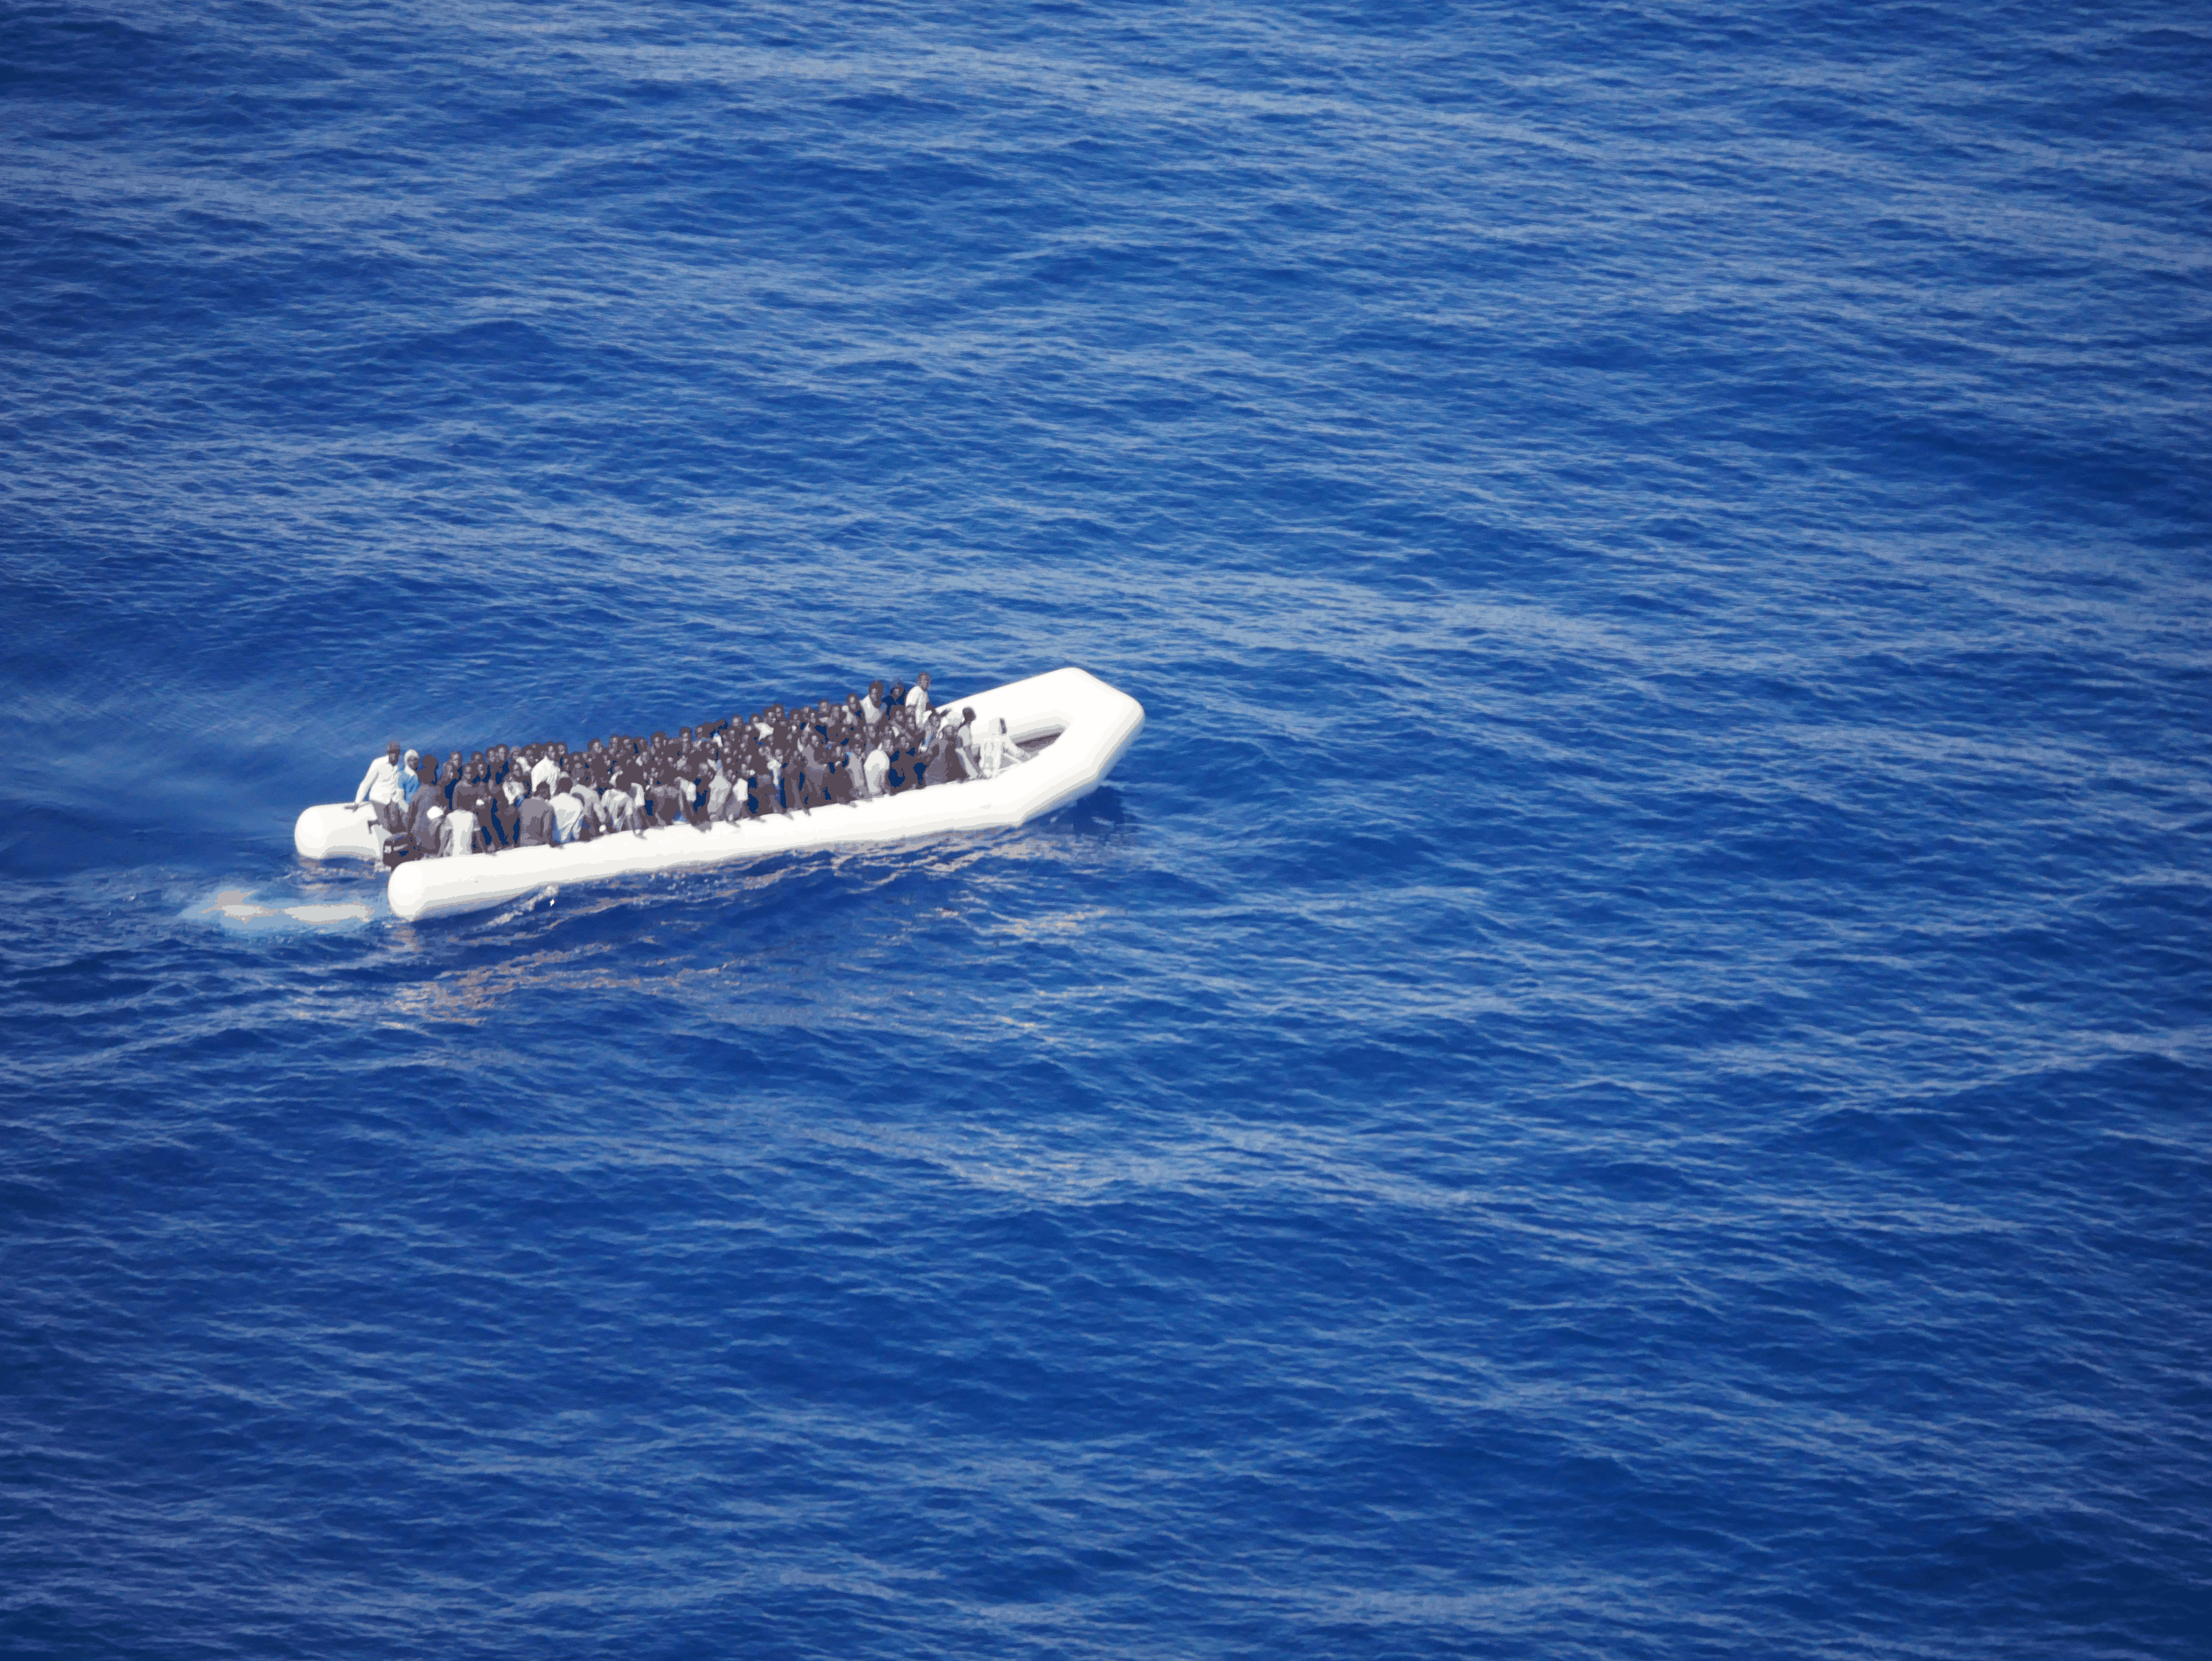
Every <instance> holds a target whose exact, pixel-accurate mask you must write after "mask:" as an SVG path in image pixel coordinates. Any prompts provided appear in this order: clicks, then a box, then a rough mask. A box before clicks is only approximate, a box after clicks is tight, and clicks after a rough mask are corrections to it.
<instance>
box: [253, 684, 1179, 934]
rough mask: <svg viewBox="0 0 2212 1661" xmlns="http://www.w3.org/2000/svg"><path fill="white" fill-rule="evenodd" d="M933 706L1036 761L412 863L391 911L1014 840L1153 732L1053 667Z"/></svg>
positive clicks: (330, 820)
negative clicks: (830, 799) (721, 820)
mask: <svg viewBox="0 0 2212 1661" xmlns="http://www.w3.org/2000/svg"><path fill="white" fill-rule="evenodd" d="M939 707H940V708H951V709H973V710H974V711H975V718H976V720H977V721H978V722H980V723H983V724H984V725H985V726H986V727H987V725H988V723H989V722H991V721H995V720H997V719H999V718H1000V717H1001V716H1003V717H1004V718H1005V720H1006V733H1007V736H1008V737H1010V738H1012V739H1013V740H1014V742H1015V743H1017V744H1018V745H1021V746H1022V748H1023V749H1024V751H1026V752H1027V753H1028V755H1029V759H1028V760H1026V761H1024V762H1023V763H1022V764H1020V765H1019V766H1013V767H1008V768H1006V770H1004V771H1002V772H1000V775H999V776H998V777H996V778H993V779H970V780H968V781H966V782H963V783H959V784H944V785H937V786H934V787H933V788H927V789H922V790H908V791H906V792H904V793H903V794H899V795H896V796H881V797H878V798H876V799H875V800H871V801H855V802H843V803H836V804H832V805H831V806H826V807H817V808H814V809H812V810H811V811H810V812H803V813H775V814H770V815H769V816H768V817H767V818H748V819H742V820H740V821H739V822H738V823H737V824H714V825H710V826H708V828H707V829H705V830H703V831H702V830H700V829H698V828H697V827H696V826H694V825H689V824H671V825H665V826H660V827H658V828H656V829H653V830H651V831H643V832H636V831H617V832H615V833H613V834H612V835H611V836H605V837H599V839H598V840H597V841H595V842H575V843H563V844H562V845H560V846H558V847H552V848H509V849H501V851H499V852H497V853H492V854H471V855H465V856H462V857H459V858H454V859H439V860H411V861H409V862H408V863H406V864H404V865H402V866H400V867H398V868H396V869H395V870H394V871H393V872H392V885H391V889H390V897H391V901H392V910H394V911H396V912H398V914H399V915H400V916H403V917H407V918H410V919H411V918H416V917H437V916H449V915H451V914H453V913H454V912H459V911H475V910H482V909H483V908H484V907H486V906H493V905H501V904H505V903H507V901H509V900H515V899H520V898H521V897H523V896H524V895H526V894H530V893H534V892H535V891H538V889H541V888H544V887H545V886H547V885H565V884H568V883H576V882H597V881H600V880H603V879H606V878H610V877H627V876H632V875H635V874H637V873H646V872H655V871H688V870H691V869H694V868H695V867H700V866H707V865H721V864H725V863H726V862H727V861H732V860H750V859H759V858H762V857H763V856H764V855H770V854H790V853H797V852H799V851H802V850H805V849H816V848H850V847H859V846H864V845H867V844H872V843H893V842H907V841H910V840H912V839H914V838H915V837H937V836H943V835H945V834H946V833H948V832H950V831H989V830H1000V829H1011V828H1012V827H1013V826H1016V825H1019V824H1026V823H1027V822H1028V821H1029V820H1030V819H1033V818H1036V817H1037V816H1038V815H1039V814H1042V813H1048V812H1051V811H1052V810H1053V809H1054V808H1055V807H1060V806H1065V805H1066V804H1067V803H1069V802H1071V801H1073V800H1076V799H1077V798H1079V797H1081V796H1085V795H1087V794H1090V793H1091V791H1092V790H1094V789H1096V788H1097V787H1098V784H1099V782H1100V781H1101V780H1103V778H1104V777H1105V776H1106V775H1107V772H1108V771H1109V770H1110V769H1111V768H1112V767H1113V765H1114V764H1115V762H1116V761H1118V760H1120V759H1121V752H1122V751H1124V750H1127V748H1128V747H1129V745H1131V744H1132V743H1133V741H1134V740H1135V739H1136V736H1137V733H1138V732H1139V729H1141V728H1142V727H1143V726H1144V724H1145V711H1144V707H1143V706H1142V705H1141V704H1139V703H1138V702H1137V701H1136V699H1134V698H1133V697H1130V696H1129V695H1128V694H1127V692H1121V691H1115V689H1114V688H1113V687H1111V686H1109V685H1108V684H1106V683H1105V682H1104V681H1103V680H1100V679H1099V678H1097V677H1096V676H1095V675H1091V674H1089V673H1086V672H1085V671H1083V670H1081V669H1055V670H1054V671H1053V672H1051V673H1050V674H1048V675H1037V676H1035V677H1033V678H1030V679H1029V680H1018V681H1015V682H1013V683H1012V684H1010V685H1006V686H1000V687H994V688H993V689H992V690H991V691H987V692H979V693H977V694H976V695H975V697H963V698H948V699H945V700H942V701H941V702H940V704H939ZM369 825H370V817H369V810H368V808H367V807H366V806H354V805H352V804H349V803H345V802H336V803H331V804H328V805H326V806H320V807H310V808H308V809H307V811H306V812H303V813H301V815H300V819H299V823H298V824H295V826H294V827H293V830H292V842H293V845H294V846H295V848H297V849H299V850H300V853H301V855H302V856H303V857H304V858H307V859H311V860H328V859H348V858H350V859H363V860H374V858H376V856H377V854H376V843H375V839H374V837H372V836H371V835H370V833H369Z"/></svg>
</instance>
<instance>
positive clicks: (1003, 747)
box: [979, 715, 1029, 779]
mask: <svg viewBox="0 0 2212 1661" xmlns="http://www.w3.org/2000/svg"><path fill="white" fill-rule="evenodd" d="M979 759H980V760H981V762H982V764H983V776H984V777H985V778H987V779H994V778H996V777H998V776H999V775H1000V773H1002V772H1004V771H1005V770H1006V769H1007V768H1009V767H1018V766H1019V765H1020V764H1022V763H1023V762H1025V761H1027V760H1028V759H1029V757H1027V756H1025V755H1024V754H1023V753H1022V751H1021V746H1020V745H1018V744H1016V743H1015V742H1014V741H1013V739H1012V737H1010V736H1009V735H1008V733H1007V732H1006V717H1005V716H1004V715H994V716H993V717H991V719H990V720H988V721H985V722H984V723H983V737H982V741H981V756H980V757H979Z"/></svg>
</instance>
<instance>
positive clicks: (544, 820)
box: [514, 783, 560, 848]
mask: <svg viewBox="0 0 2212 1661" xmlns="http://www.w3.org/2000/svg"><path fill="white" fill-rule="evenodd" d="M515 818H516V834H515V839H514V840H515V846H516V847H518V848H550V847H551V846H552V845H553V843H556V842H557V841H558V840H560V838H559V837H557V836H556V834H555V831H556V826H557V825H558V824H559V823H560V821H559V820H558V819H557V818H556V817H555V816H554V812H553V787H552V785H551V784H550V783H547V784H541V785H539V786H538V788H536V789H534V790H532V792H531V793H530V794H528V795H526V796H525V797H523V799H522V800H520V802H518V803H517V804H516V805H515Z"/></svg>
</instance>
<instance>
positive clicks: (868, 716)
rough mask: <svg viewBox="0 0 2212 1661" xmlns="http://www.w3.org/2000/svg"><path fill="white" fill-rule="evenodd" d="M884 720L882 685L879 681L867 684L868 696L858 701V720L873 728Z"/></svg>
mask: <svg viewBox="0 0 2212 1661" xmlns="http://www.w3.org/2000/svg"><path fill="white" fill-rule="evenodd" d="M883 718H884V684H883V682H881V681H879V680H872V681H870V682H869V683H868V696H867V697H864V698H862V699H861V700H860V719H861V720H862V721H866V722H867V723H868V725H869V726H871V727H873V726H874V725H875V724H876V723H877V722H878V721H881V720H882V719H883Z"/></svg>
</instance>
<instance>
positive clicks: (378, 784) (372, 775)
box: [353, 739, 405, 807]
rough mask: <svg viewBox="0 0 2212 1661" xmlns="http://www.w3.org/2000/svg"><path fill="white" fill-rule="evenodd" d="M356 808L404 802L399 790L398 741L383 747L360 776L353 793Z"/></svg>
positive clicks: (395, 740)
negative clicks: (382, 750) (365, 803)
mask: <svg viewBox="0 0 2212 1661" xmlns="http://www.w3.org/2000/svg"><path fill="white" fill-rule="evenodd" d="M353 799H354V802H355V804H356V806H358V805H359V804H361V803H362V802H364V801H365V802H367V803H368V805H369V806H372V807H377V806H382V805H383V804H384V803H386V802H387V801H395V802H396V801H401V800H404V799H405V798H404V793H403V792H402V791H401V789H400V788H399V740H398V739H392V742H391V743H389V744H387V745H385V746H384V753H383V754H382V755H381V756H379V757H377V758H376V759H375V760H374V761H373V762H371V763H369V764H368V771H367V772H366V773H363V774H362V776H361V783H360V784H359V786H358V787H356V789H355V790H354V793H353Z"/></svg>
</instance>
